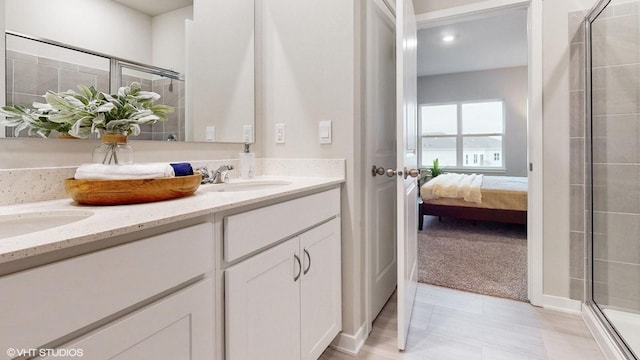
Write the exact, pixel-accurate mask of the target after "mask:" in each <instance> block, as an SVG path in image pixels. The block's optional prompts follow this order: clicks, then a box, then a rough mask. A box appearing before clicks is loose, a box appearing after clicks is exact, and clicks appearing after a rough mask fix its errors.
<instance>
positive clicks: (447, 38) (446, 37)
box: [442, 35, 456, 43]
mask: <svg viewBox="0 0 640 360" xmlns="http://www.w3.org/2000/svg"><path fill="white" fill-rule="evenodd" d="M455 39H456V37H455V35H444V36H443V37H442V41H443V42H446V43H450V42H452V41H453V40H455Z"/></svg>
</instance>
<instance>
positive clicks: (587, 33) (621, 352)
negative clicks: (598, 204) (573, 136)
mask: <svg viewBox="0 0 640 360" xmlns="http://www.w3.org/2000/svg"><path fill="white" fill-rule="evenodd" d="M610 2H611V0H600V1H599V2H598V3H597V4H596V5H594V6H593V8H592V9H591V10H590V11H589V13H588V14H587V16H585V19H584V22H583V26H584V44H585V47H584V51H585V69H584V71H585V74H584V75H585V91H584V97H585V98H584V104H585V109H584V110H585V143H584V144H585V149H584V150H585V151H584V153H585V167H586V168H585V192H584V193H585V194H584V196H585V199H584V200H585V215H584V217H585V218H584V225H585V232H584V233H585V241H586V253H585V255H586V261H585V275H586V276H585V279H586V281H585V286H584V299H585V305H586V309H584V310H583V316H584V318H585V321H586V322H587V325H589V326H590V327H593V328H592V329H591V330H592V331H593V332H594V335H595V336H596V340H600V341H604V342H605V343H607V345H609V346H608V349H606V350H609V351H611V353H610V354H607V355H610V356H614V357H617V358H619V359H623V358H626V359H629V360H631V359H636V357H635V355H633V353H632V352H631V350H630V349H629V347H628V346H627V344H626V343H625V341H624V339H623V338H622V337H621V336H620V334H619V333H618V332H617V331H616V330H615V328H614V327H613V326H612V325H611V323H610V322H609V320H608V318H607V317H606V315H605V314H604V313H603V312H602V310H601V309H600V307H599V306H598V305H597V304H596V302H595V301H594V299H593V162H592V159H593V146H592V144H593V142H592V134H593V133H592V127H593V113H592V91H591V85H592V77H591V74H592V72H591V66H592V60H591V23H592V22H593V21H595V20H596V19H597V18H598V16H599V15H600V13H602V11H604V9H605V8H606V7H607V5H609V3H610ZM590 322H591V323H590ZM602 331H604V334H603V333H602ZM596 332H600V333H599V334H596ZM601 345H602V344H601ZM602 349H603V350H605V349H604V347H602ZM607 358H609V356H607Z"/></svg>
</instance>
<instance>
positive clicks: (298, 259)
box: [293, 254, 302, 282]
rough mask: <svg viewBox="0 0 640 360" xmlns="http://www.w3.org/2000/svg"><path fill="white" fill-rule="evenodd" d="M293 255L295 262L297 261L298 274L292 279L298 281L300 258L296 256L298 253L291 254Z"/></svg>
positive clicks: (300, 267)
mask: <svg viewBox="0 0 640 360" xmlns="http://www.w3.org/2000/svg"><path fill="white" fill-rule="evenodd" d="M293 257H294V258H295V259H296V262H297V263H298V274H297V275H295V276H294V277H293V281H294V282H296V281H298V279H300V275H302V264H301V263H300V258H299V257H298V254H293Z"/></svg>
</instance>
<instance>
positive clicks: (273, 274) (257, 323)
mask: <svg viewBox="0 0 640 360" xmlns="http://www.w3.org/2000/svg"><path fill="white" fill-rule="evenodd" d="M294 255H295V256H297V257H298V258H299V256H300V255H299V239H298V238H293V239H291V240H288V241H286V242H284V243H282V244H280V245H278V246H276V247H274V248H272V249H269V250H266V251H264V252H262V253H260V254H258V255H256V256H254V257H251V258H249V259H247V260H245V261H243V262H241V263H239V264H237V265H234V266H232V267H230V268H229V269H227V270H226V271H225V317H226V319H225V327H226V328H225V336H226V358H227V360H255V359H278V360H298V359H300V295H299V292H300V281H301V279H300V278H298V279H297V280H295V279H294V278H295V277H296V276H297V275H298V274H300V271H301V267H300V266H299V263H298V261H297V260H296V258H295V257H294Z"/></svg>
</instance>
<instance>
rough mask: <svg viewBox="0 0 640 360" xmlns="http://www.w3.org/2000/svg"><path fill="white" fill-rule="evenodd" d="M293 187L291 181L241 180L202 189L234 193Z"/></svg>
mask: <svg viewBox="0 0 640 360" xmlns="http://www.w3.org/2000/svg"><path fill="white" fill-rule="evenodd" d="M285 185H291V181H286V180H244V181H243V180H241V181H233V182H229V183H224V184H212V185H211V186H207V187H206V188H201V189H202V190H203V191H208V192H234V191H251V190H265V189H271V188H276V187H280V186H285Z"/></svg>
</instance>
